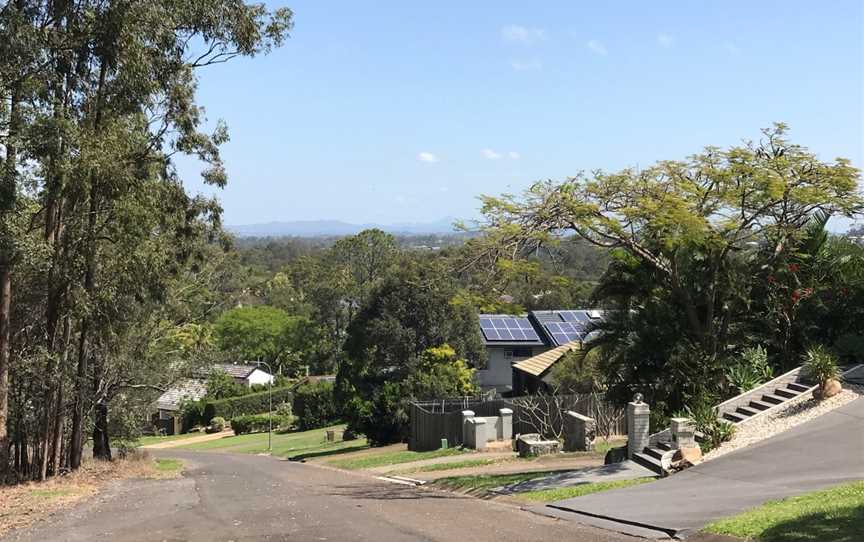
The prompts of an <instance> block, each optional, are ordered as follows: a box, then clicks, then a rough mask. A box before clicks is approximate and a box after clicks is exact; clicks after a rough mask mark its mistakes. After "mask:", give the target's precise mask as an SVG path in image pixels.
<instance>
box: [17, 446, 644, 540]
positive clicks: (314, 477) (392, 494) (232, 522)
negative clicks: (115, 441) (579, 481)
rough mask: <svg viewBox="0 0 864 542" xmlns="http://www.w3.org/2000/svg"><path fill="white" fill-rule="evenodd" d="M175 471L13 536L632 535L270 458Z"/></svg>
mask: <svg viewBox="0 0 864 542" xmlns="http://www.w3.org/2000/svg"><path fill="white" fill-rule="evenodd" d="M154 454H155V455H158V456H160V457H178V458H181V459H183V460H184V461H185V462H186V469H185V470H186V472H185V476H184V477H182V478H179V479H175V480H158V481H157V480H137V481H125V482H121V483H116V484H113V485H112V486H110V488H109V489H108V490H107V491H105V492H103V493H102V494H100V495H99V496H98V497H96V498H94V499H92V500H91V501H89V502H87V503H83V504H80V505H77V506H75V507H74V508H71V509H69V510H67V511H64V512H61V513H58V514H57V515H55V516H53V517H51V518H48V519H46V520H45V521H43V522H41V523H39V524H37V525H35V526H33V527H31V528H30V529H27V530H25V531H22V532H17V533H13V534H10V535H9V536H8V537H7V538H4V539H3V540H8V541H34V542H35V541H39V542H44V541H60V540H63V541H88V542H89V541H109V540H110V541H117V542H127V541H148V542H149V541H154V540H155V541H162V540H167V541H180V540H188V541H208V542H209V541H229V540H233V541H241V540H243V541H251V540H303V541H305V540H329V541H333V540H350V541H370V542H372V541H374V542H383V541H386V542H391V541H403V540H411V541H414V540H423V541H426V540H442V541H447V542H452V541H454V540H471V541H484V540H489V541H493V540H494V541H495V542H504V541H510V540H512V541H522V540H531V541H532V542H533V541H545V540H548V541H554V542H561V541H562V540H574V541H580V542H635V539H633V538H630V537H627V536H624V535H618V534H615V533H612V532H608V531H603V530H599V529H596V528H594V527H587V526H584V525H580V524H578V523H574V522H569V521H560V520H555V519H552V518H548V517H544V516H540V515H537V514H533V513H530V512H526V511H523V510H520V509H519V508H517V507H514V506H511V505H508V504H503V503H498V502H489V501H483V500H479V499H474V498H472V497H467V496H463V495H455V494H451V493H445V492H440V491H436V490H432V489H427V488H416V487H414V486H404V485H397V484H391V483H387V482H383V481H380V480H377V479H375V478H374V477H372V476H370V475H366V474H357V473H346V472H344V471H337V470H335V469H329V468H325V467H319V466H314V465H303V464H298V463H292V462H288V461H280V460H277V459H273V458H270V457H262V456H253V455H239V454H237V455H235V454H212V453H209V454H208V453H196V452H186V451H179V450H160V451H155V452H154Z"/></svg>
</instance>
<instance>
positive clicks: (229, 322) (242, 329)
mask: <svg viewBox="0 0 864 542" xmlns="http://www.w3.org/2000/svg"><path fill="white" fill-rule="evenodd" d="M300 326H301V321H300V319H298V318H296V317H292V316H290V315H289V314H288V313H287V312H285V311H283V310H281V309H277V308H275V307H268V306H267V305H259V306H254V307H239V308H236V309H231V310H229V311H227V312H225V313H223V314H222V315H221V316H220V317H219V319H218V320H217V321H216V326H215V330H214V331H215V334H216V341H217V344H218V345H219V347H220V348H221V349H222V350H225V351H229V352H235V353H237V354H238V355H239V356H241V357H242V358H243V359H246V360H259V359H260V360H262V361H266V362H268V363H271V364H272V363H274V362H276V361H277V360H279V359H280V357H282V356H284V354H285V353H286V352H289V351H290V350H291V349H293V348H296V347H297V344H296V342H297V338H298V333H297V332H298V329H299V328H300Z"/></svg>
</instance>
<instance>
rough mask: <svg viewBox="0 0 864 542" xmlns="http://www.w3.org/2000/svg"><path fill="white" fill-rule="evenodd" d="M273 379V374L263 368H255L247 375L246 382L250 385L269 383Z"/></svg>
mask: <svg viewBox="0 0 864 542" xmlns="http://www.w3.org/2000/svg"><path fill="white" fill-rule="evenodd" d="M271 380H273V376H272V375H270V374H269V373H267V372H266V371H262V370H261V369H255V370H254V371H252V372H251V373H250V374H249V376H247V377H246V382H247V383H248V384H249V385H250V386H252V385H255V384H269V383H270V381H271Z"/></svg>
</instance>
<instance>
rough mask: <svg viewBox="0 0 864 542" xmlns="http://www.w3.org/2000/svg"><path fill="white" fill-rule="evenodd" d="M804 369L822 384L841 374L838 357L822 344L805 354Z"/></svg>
mask: <svg viewBox="0 0 864 542" xmlns="http://www.w3.org/2000/svg"><path fill="white" fill-rule="evenodd" d="M804 371H805V372H806V373H807V376H809V377H810V378H812V379H813V380H815V381H816V382H818V383H819V384H820V385H823V384H825V382H827V381H829V380H831V379H834V378H837V376H838V375H839V374H840V369H839V367H838V366H837V357H836V356H834V354H832V353H831V352H830V351H829V350H828V349H827V348H825V347H824V346H823V345H821V344H819V345H816V346H814V347H812V348H810V349H808V350H807V353H806V354H805V355H804Z"/></svg>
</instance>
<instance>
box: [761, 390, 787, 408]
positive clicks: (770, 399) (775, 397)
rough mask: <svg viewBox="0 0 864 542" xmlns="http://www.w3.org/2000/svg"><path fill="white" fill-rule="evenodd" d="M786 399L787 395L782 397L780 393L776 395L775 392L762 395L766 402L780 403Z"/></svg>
mask: <svg viewBox="0 0 864 542" xmlns="http://www.w3.org/2000/svg"><path fill="white" fill-rule="evenodd" d="M786 399H787V398H786V397H780V396H779V395H774V394H773V393H766V394H765V395H763V396H762V400H763V401H765V402H766V403H771V404H772V405H779V404H780V403H782V402H783V401H785V400H786Z"/></svg>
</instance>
